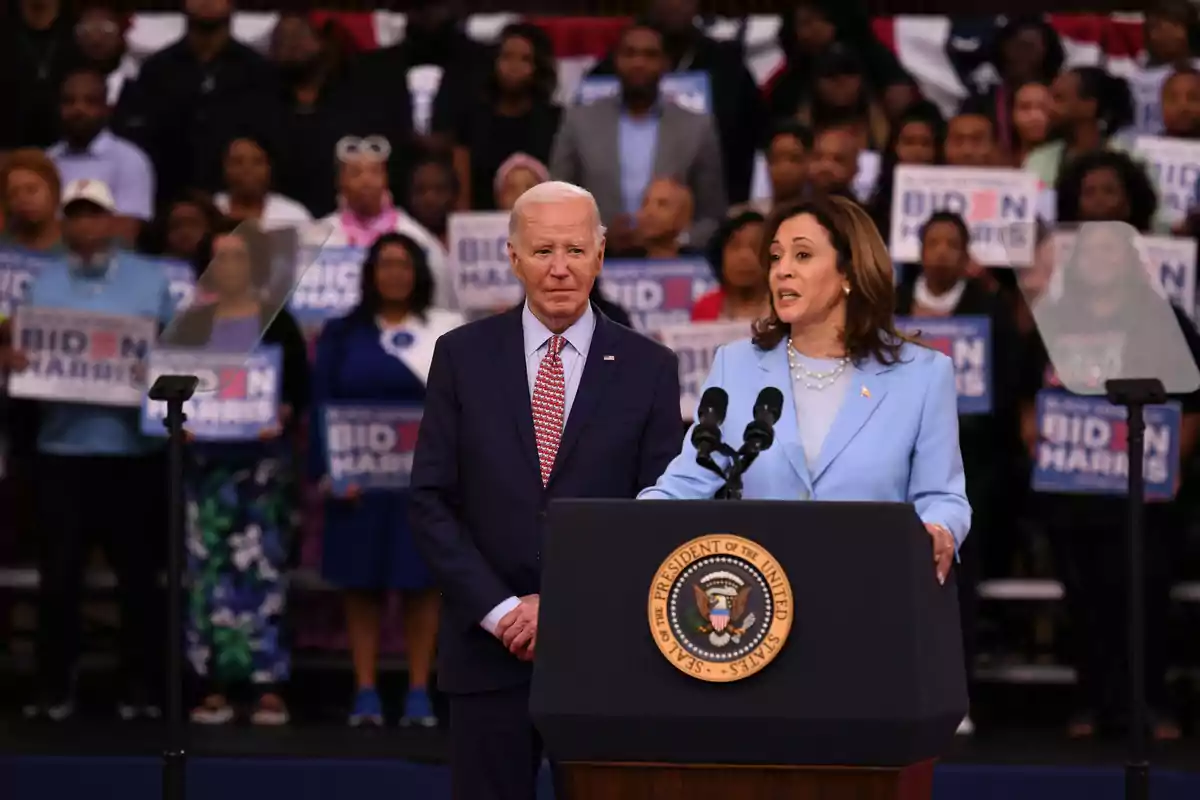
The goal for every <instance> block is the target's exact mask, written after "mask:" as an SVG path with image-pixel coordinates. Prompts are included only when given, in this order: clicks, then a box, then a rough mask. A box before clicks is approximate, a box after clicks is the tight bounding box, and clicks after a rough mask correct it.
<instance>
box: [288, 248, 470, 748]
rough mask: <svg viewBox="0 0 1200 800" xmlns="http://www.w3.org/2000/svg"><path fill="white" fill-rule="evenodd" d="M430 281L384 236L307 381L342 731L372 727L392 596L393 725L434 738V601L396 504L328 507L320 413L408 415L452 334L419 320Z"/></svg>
mask: <svg viewBox="0 0 1200 800" xmlns="http://www.w3.org/2000/svg"><path fill="white" fill-rule="evenodd" d="M433 296H434V280H433V274H432V272H431V270H430V268H429V263H428V261H427V259H426V256H425V250H424V249H423V248H422V247H420V246H419V245H418V244H417V242H416V241H414V240H413V239H411V238H410V237H408V236H406V235H404V234H399V233H388V234H384V235H383V236H381V237H379V239H378V240H376V242H375V244H374V245H372V247H371V249H370V251H368V253H367V257H366V261H365V262H364V263H363V268H362V293H361V297H362V299H361V301H360V302H359V305H358V307H357V308H355V309H354V310H353V311H351V312H350V313H349V314H347V315H346V316H345V317H342V318H341V319H337V320H332V321H330V322H329V323H327V324H326V326H325V328H324V330H323V331H322V332H321V336H320V338H319V339H318V340H317V348H316V363H315V367H314V379H313V403H314V411H315V412H316V413H314V414H313V415H312V420H313V430H312V436H311V446H310V451H309V452H310V469H311V474H312V477H313V478H314V480H319V481H320V484H321V485H322V487H323V490H324V491H325V493H326V502H325V536H324V549H323V556H322V562H321V571H322V573H323V575H324V577H325V579H326V580H328V581H329V582H330V583H333V584H334V585H336V586H338V587H340V588H341V589H342V590H343V591H344V598H345V609H346V628H347V633H348V636H349V639H350V651H351V658H352V660H353V662H354V677H355V682H356V684H357V693H356V695H355V698H354V705H353V708H352V710H351V712H350V717H349V722H350V725H352V726H359V725H376V726H379V725H382V724H383V706H382V702H381V701H380V698H379V693H378V691H377V690H376V683H375V678H376V662H377V658H378V653H379V637H380V622H381V618H382V615H383V609H384V599H385V593H386V592H388V591H399V592H400V593H401V595H402V597H401V606H402V612H403V618H404V637H405V648H406V651H407V657H408V681H409V690H408V695H407V697H406V698H405V701H404V712H403V716H402V717H401V720H400V724H401V725H404V726H418V727H434V726H436V725H437V717H436V716H435V715H434V712H433V705H432V703H431V702H430V697H429V692H428V682H429V673H430V669H431V667H432V664H433V656H434V648H435V645H436V639H437V627H438V610H439V599H438V593H437V590H436V589H435V588H434V585H433V580H432V577H431V575H430V574H429V571H428V569H427V568H426V566H425V564H424V562H423V561H422V559H421V556H420V554H419V553H418V552H417V549H416V547H415V545H414V544H413V539H412V532H411V530H410V529H409V523H408V496H407V492H403V491H401V492H383V491H379V492H363V491H362V490H361V488H360V487H350V489H349V491H348V492H346V495H345V496H336V497H335V496H332V493H331V492H330V488H329V487H330V481H329V477H328V475H327V472H328V467H327V455H326V452H327V451H326V442H325V425H324V414H323V412H324V410H325V409H326V408H328V407H329V405H330V404H334V403H337V404H361V405H367V406H370V405H375V406H379V405H400V404H404V405H410V404H411V405H420V404H421V403H423V402H424V399H425V379H426V377H427V376H428V374H429V364H430V361H431V360H432V358H433V345H434V343H435V342H436V341H437V338H438V336H440V335H441V334H443V333H445V332H446V331H449V330H451V329H453V328H455V327H457V326H458V325H460V324H462V321H463V320H462V317H461V316H459V315H458V314H456V313H453V312H449V311H442V310H438V309H434V308H431V307H430V305H431V303H432V301H433Z"/></svg>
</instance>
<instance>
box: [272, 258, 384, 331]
mask: <svg viewBox="0 0 1200 800" xmlns="http://www.w3.org/2000/svg"><path fill="white" fill-rule="evenodd" d="M365 257H366V251H365V250H364V249H363V248H361V247H352V246H349V245H346V246H342V247H314V246H305V247H302V248H301V253H300V258H301V259H303V260H302V261H301V262H300V263H302V264H304V263H307V264H310V265H311V266H309V267H308V268H307V269H306V270H304V272H303V274H302V275H301V276H300V282H299V283H298V284H297V285H296V290H295V291H294V292H293V293H292V298H291V300H290V301H289V303H288V306H289V308H291V311H292V316H294V317H295V318H296V322H298V323H299V324H300V325H301V326H302V327H305V328H319V327H321V326H322V325H324V324H325V322H326V320H330V319H334V318H336V317H341V316H345V315H346V314H348V313H349V312H350V311H351V310H352V309H353V308H354V307H355V306H356V305H358V299H359V291H360V284H361V282H362V263H363V259H364V258H365Z"/></svg>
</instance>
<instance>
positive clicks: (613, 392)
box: [411, 182, 683, 800]
mask: <svg viewBox="0 0 1200 800" xmlns="http://www.w3.org/2000/svg"><path fill="white" fill-rule="evenodd" d="M508 253H509V258H510V260H511V262H512V267H513V271H514V272H515V273H516V275H517V278H518V279H519V280H520V281H521V283H522V284H523V285H524V287H525V294H526V301H525V303H524V304H523V305H522V306H520V307H518V308H515V309H513V310H512V311H508V312H504V313H501V314H498V315H496V316H493V317H488V318H486V319H482V320H479V321H477V322H473V323H471V324H469V325H466V326H463V327H461V328H458V329H457V330H454V331H452V332H450V333H448V334H445V335H444V336H442V338H441V339H440V340H439V341H438V343H437V346H436V348H435V350H434V354H433V363H432V365H431V367H430V370H429V381H428V385H427V394H426V400H425V414H424V418H423V419H422V421H421V431H420V436H419V438H418V441H417V449H416V453H415V456H414V459H413V472H412V490H411V492H412V493H411V514H412V524H413V532H414V535H415V536H416V540H417V543H418V545H419V546H420V548H421V550H422V552H423V554H424V556H425V558H426V559H427V561H428V563H429V566H430V567H431V568H432V570H433V572H434V575H435V577H436V580H437V582H438V585H439V586H440V588H441V590H442V596H443V598H444V601H445V611H446V618H445V619H444V621H443V623H442V627H441V631H440V638H439V649H440V652H439V659H438V685H439V687H440V688H441V689H442V690H443V691H445V692H447V693H448V694H449V695H450V740H451V746H450V761H451V767H452V775H453V778H452V784H453V792H452V793H453V797H454V798H455V799H456V800H532V798H533V797H534V795H535V780H536V776H537V770H538V767H539V765H540V763H541V759H542V746H541V740H540V738H539V737H538V734H537V732H536V731H535V730H534V728H533V726H532V724H531V722H530V719H529V710H528V703H529V681H530V676H531V674H532V664H531V662H532V661H533V658H534V653H535V650H536V647H537V622H538V603H539V596H538V591H539V582H540V573H541V569H540V563H539V562H540V560H541V549H542V539H543V537H544V536H545V535H546V533H547V532H546V528H545V525H546V523H545V519H546V507H547V504H548V503H549V502H550V501H551V500H552V499H554V498H560V497H591V498H595V497H613V498H620V497H624V498H632V497H634V496H635V495H636V494H637V493H638V491H639V490H640V489H642V488H644V487H646V486H650V485H651V484H653V483H654V481H655V480H657V478H658V476H659V475H660V474H662V472H663V470H664V469H665V468H666V466H667V464H668V463H669V462H670V461H671V459H672V458H673V457H674V456H675V455H676V454H677V453H678V452H679V447H680V436H681V431H682V430H683V428H682V424H683V423H682V421H681V419H680V416H679V374H678V362H677V359H676V358H675V355H674V353H672V352H671V351H670V350H668V349H667V348H665V347H663V346H662V345H659V344H657V343H656V342H654V341H652V340H650V339H648V338H646V337H644V336H641V335H640V334H638V333H635V332H633V331H632V330H629V329H628V328H625V327H623V326H621V325H618V324H616V323H614V322H613V321H612V320H610V319H608V318H607V317H606V316H604V314H602V313H601V312H600V311H599V310H598V309H596V308H595V307H594V306H593V305H592V304H591V303H590V302H589V299H588V295H589V293H590V291H591V288H592V284H593V283H594V281H595V280H596V276H597V275H598V274H599V273H600V268H601V265H602V264H603V262H604V228H603V226H602V225H601V224H600V215H599V212H598V210H597V208H596V202H595V200H594V199H593V198H592V196H591V194H589V193H588V192H586V191H585V190H583V189H580V188H579V187H577V186H572V185H571V184H567V183H558V182H552V183H543V184H540V185H539V186H536V187H534V188H533V189H530V190H529V191H528V192H526V193H525V194H524V195H523V196H522V197H521V198H520V199H519V200H518V201H517V204H516V205H515V206H514V208H513V211H512V222H511V223H510V230H509V242H508ZM558 534H559V535H569V532H566V531H559V532H558Z"/></svg>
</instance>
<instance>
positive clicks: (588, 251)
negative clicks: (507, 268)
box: [508, 197, 604, 329]
mask: <svg viewBox="0 0 1200 800" xmlns="http://www.w3.org/2000/svg"><path fill="white" fill-rule="evenodd" d="M597 222H598V220H597V219H596V217H595V214H594V211H593V209H592V205H591V203H590V202H588V200H587V198H584V197H576V198H570V199H567V200H557V201H555V202H553V203H537V204H531V205H526V206H524V207H523V208H522V210H521V219H520V220H519V221H518V224H517V231H516V235H515V236H514V237H513V238H512V239H511V240H510V241H509V243H508V258H509V262H510V263H511V264H512V269H513V273H514V274H515V275H516V276H517V280H519V281H520V282H521V285H522V286H524V287H525V297H526V299H527V301H528V302H529V308H530V310H531V311H533V313H534V315H535V316H536V317H537V318H538V319H540V320H541V321H542V322H543V323H544V324H545V325H546V326H547V327H550V328H555V327H561V328H564V329H565V328H566V327H569V326H570V325H571V323H573V322H574V321H575V320H577V319H579V317H580V316H581V315H582V314H583V312H584V310H585V308H586V306H587V304H588V297H589V296H590V295H591V292H592V284H594V283H595V282H596V277H597V276H598V275H599V274H600V267H601V265H602V264H603V263H604V240H603V239H600V240H599V241H598V240H597V237H596V225H597Z"/></svg>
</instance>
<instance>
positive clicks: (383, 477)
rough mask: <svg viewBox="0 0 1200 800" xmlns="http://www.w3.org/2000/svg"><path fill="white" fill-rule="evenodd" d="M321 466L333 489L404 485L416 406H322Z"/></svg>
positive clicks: (417, 416)
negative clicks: (323, 435)
mask: <svg viewBox="0 0 1200 800" xmlns="http://www.w3.org/2000/svg"><path fill="white" fill-rule="evenodd" d="M324 416H325V452H326V458H327V462H326V470H327V474H328V475H329V480H330V483H331V487H332V490H333V493H334V494H335V495H338V496H344V495H345V494H346V492H347V490H348V489H349V487H351V486H357V487H358V488H359V489H360V490H361V491H364V492H367V491H389V490H390V491H395V490H397V489H407V488H408V484H409V479H410V478H411V476H412V462H413V450H414V449H416V446H417V431H418V430H419V429H420V427H421V409H420V408H414V407H411V406H409V407H402V406H358V405H331V406H328V407H326V408H325V410H324Z"/></svg>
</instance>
